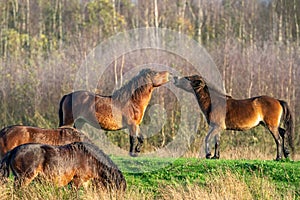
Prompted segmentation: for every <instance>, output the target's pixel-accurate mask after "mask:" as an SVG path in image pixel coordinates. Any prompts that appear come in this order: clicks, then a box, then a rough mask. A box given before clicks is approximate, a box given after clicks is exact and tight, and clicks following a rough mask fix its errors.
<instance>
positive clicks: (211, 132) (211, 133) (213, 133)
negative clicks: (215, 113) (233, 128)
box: [205, 126, 220, 158]
mask: <svg viewBox="0 0 300 200" xmlns="http://www.w3.org/2000/svg"><path fill="white" fill-rule="evenodd" d="M218 131H219V129H218V128H217V127H215V126H210V129H209V131H208V133H207V135H206V137H205V157H206V158H210V157H211V152H210V147H209V142H210V139H211V137H212V136H215V137H214V138H215V155H214V156H213V158H219V157H220V153H219V142H220V141H219V136H218Z"/></svg>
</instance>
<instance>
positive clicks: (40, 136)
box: [0, 125, 90, 158]
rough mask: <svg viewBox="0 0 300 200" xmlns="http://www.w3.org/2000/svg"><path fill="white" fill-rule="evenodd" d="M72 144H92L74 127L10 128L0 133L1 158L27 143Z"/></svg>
mask: <svg viewBox="0 0 300 200" xmlns="http://www.w3.org/2000/svg"><path fill="white" fill-rule="evenodd" d="M72 142H90V140H89V139H88V137H87V136H85V135H84V134H83V133H81V132H80V131H78V130H76V129H75V128H72V127H65V128H64V127H61V128H57V129H44V128H39V127H33V126H20V125H15V126H8V127H5V128H3V129H2V130H1V131H0V158H2V157H3V156H4V154H5V153H6V152H8V151H10V150H12V149H13V148H14V147H16V146H19V145H21V144H25V143H42V144H50V145H64V144H69V143H72Z"/></svg>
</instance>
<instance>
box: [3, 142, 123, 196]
mask: <svg viewBox="0 0 300 200" xmlns="http://www.w3.org/2000/svg"><path fill="white" fill-rule="evenodd" d="M10 171H12V173H13V175H14V177H15V179H14V184H15V187H16V188H19V187H23V186H27V185H29V184H30V183H31V182H32V180H33V179H35V178H36V177H37V176H38V175H39V177H40V178H42V179H43V180H46V181H50V182H52V183H53V184H55V185H56V186H58V187H61V186H65V185H67V184H69V183H72V184H73V185H74V186H75V188H79V187H80V186H82V185H83V184H84V183H87V182H88V181H89V180H91V181H92V184H93V185H94V186H95V187H97V188H99V189H102V190H121V191H124V190H125V189H126V180H125V178H124V176H123V174H122V172H121V171H120V170H119V169H118V167H117V166H116V165H115V164H114V163H113V161H112V160H111V159H110V158H109V157H108V156H107V155H105V154H104V153H103V152H102V151H101V150H100V149H99V148H98V147H97V146H95V145H93V144H91V143H84V142H75V143H71V144H67V145H62V146H52V145H46V144H33V143H29V144H23V145H20V146H17V147H16V148H14V149H13V150H11V151H9V152H8V153H7V154H5V156H4V158H3V159H2V161H1V164H0V181H1V183H5V182H7V178H8V177H9V175H10Z"/></svg>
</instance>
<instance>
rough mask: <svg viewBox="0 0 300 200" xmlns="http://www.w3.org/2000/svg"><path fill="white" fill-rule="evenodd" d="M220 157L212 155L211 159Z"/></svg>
mask: <svg viewBox="0 0 300 200" xmlns="http://www.w3.org/2000/svg"><path fill="white" fill-rule="evenodd" d="M219 158H220V156H213V157H211V159H214V160H215V159H219Z"/></svg>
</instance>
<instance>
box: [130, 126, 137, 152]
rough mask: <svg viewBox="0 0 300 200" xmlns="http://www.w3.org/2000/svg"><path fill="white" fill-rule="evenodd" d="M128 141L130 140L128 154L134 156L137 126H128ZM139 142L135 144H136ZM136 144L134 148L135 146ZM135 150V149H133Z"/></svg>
mask: <svg viewBox="0 0 300 200" xmlns="http://www.w3.org/2000/svg"><path fill="white" fill-rule="evenodd" d="M129 134H130V135H129V142H130V148H129V155H130V156H132V157H136V156H137V154H135V153H134V145H135V141H136V138H137V134H138V126H136V125H132V126H130V127H129ZM138 145H139V144H137V146H138ZM137 146H136V147H135V148H137ZM135 150H136V149H135Z"/></svg>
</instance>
